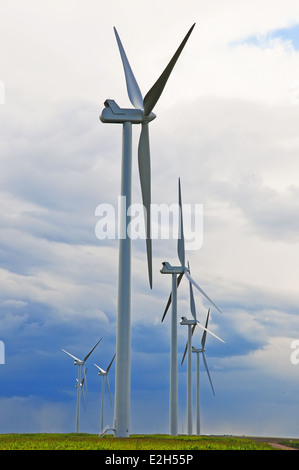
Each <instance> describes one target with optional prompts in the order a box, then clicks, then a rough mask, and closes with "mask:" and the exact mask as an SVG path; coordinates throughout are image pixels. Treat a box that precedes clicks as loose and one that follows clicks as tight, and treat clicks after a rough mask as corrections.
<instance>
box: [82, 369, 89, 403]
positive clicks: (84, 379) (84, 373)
mask: <svg viewBox="0 0 299 470" xmlns="http://www.w3.org/2000/svg"><path fill="white" fill-rule="evenodd" d="M86 373H87V369H86V370H85V367H84V366H83V380H82V388H83V385H84V384H85V391H86V396H87V395H88V391H87V380H86Z"/></svg>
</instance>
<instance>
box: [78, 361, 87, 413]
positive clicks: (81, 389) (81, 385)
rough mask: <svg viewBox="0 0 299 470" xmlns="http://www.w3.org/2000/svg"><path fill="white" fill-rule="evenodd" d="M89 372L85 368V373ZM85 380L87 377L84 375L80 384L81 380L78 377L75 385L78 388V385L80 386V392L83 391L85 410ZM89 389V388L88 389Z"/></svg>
mask: <svg viewBox="0 0 299 470" xmlns="http://www.w3.org/2000/svg"><path fill="white" fill-rule="evenodd" d="M86 374H87V369H85V375H86ZM84 382H85V377H83V379H82V380H81V382H80V384H79V381H78V379H76V385H75V387H76V388H77V389H78V387H79V388H80V392H81V393H82V401H83V406H84V410H85V398H84ZM86 391H87V390H86Z"/></svg>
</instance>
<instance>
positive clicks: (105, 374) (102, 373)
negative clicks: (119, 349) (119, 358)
mask: <svg viewBox="0 0 299 470" xmlns="http://www.w3.org/2000/svg"><path fill="white" fill-rule="evenodd" d="M115 356H116V355H115V354H114V356H113V358H112V360H111V362H110V364H109V365H108V367H107V369H106V370H104V369H102V368H101V367H100V366H98V365H97V364H94V365H95V366H96V367H97V368H98V369H99V372H98V375H99V376H101V377H102V400H101V430H100V433H103V431H104V395H105V378H106V382H107V389H108V393H109V398H110V404H111V406H112V399H111V392H110V386H109V379H108V374H109V370H110V368H111V366H112V363H113V361H114V358H115Z"/></svg>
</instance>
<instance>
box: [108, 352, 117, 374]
mask: <svg viewBox="0 0 299 470" xmlns="http://www.w3.org/2000/svg"><path fill="white" fill-rule="evenodd" d="M115 356H116V354H114V356H113V358H112V361H111V362H110V364H109V366H108V367H107V374H108V372H109V370H110V367H111V366H112V362H113V361H114V358H115Z"/></svg>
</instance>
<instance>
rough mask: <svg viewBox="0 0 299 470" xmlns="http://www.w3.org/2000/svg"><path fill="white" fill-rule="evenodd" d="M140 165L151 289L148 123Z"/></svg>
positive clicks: (142, 137) (143, 133) (143, 132)
mask: <svg viewBox="0 0 299 470" xmlns="http://www.w3.org/2000/svg"><path fill="white" fill-rule="evenodd" d="M138 165H139V178H140V185H141V194H142V202H143V207H144V211H145V214H144V216H145V231H146V252H147V265H148V276H149V284H150V288H152V284H153V281H152V277H153V274H152V240H151V160H150V147H149V131H148V123H147V122H144V123H142V129H141V134H140V139H139V145H138Z"/></svg>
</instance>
